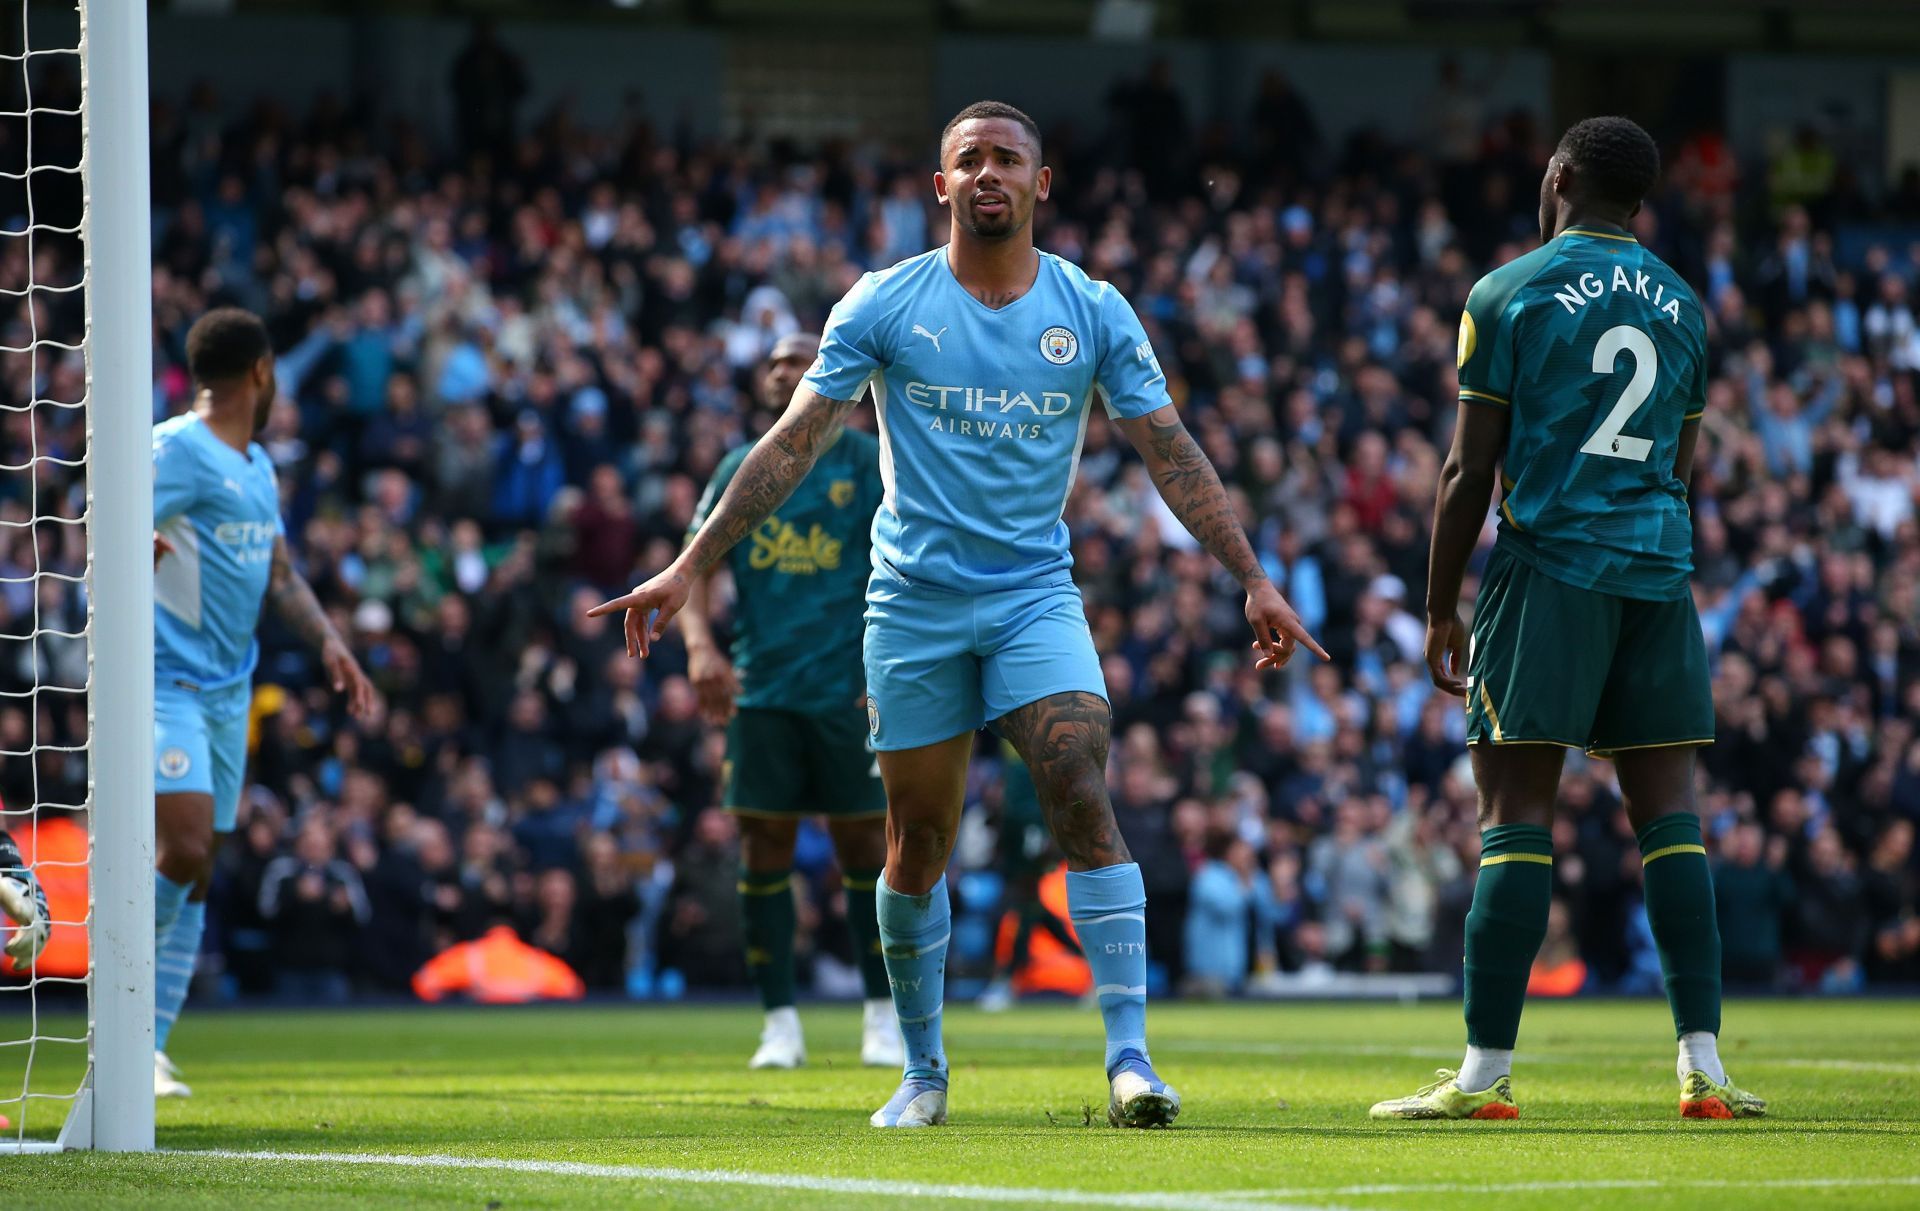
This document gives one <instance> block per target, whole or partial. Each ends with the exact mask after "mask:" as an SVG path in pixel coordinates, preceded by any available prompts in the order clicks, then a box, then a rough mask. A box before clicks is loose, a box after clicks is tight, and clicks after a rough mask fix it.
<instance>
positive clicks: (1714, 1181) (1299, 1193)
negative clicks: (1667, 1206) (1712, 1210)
mask: <svg viewBox="0 0 1920 1211" xmlns="http://www.w3.org/2000/svg"><path fill="white" fill-rule="evenodd" d="M1904 1186H1920V1176H1913V1177H1780V1178H1760V1179H1745V1178H1739V1177H1725V1178H1671V1179H1668V1178H1655V1177H1623V1178H1594V1179H1592V1180H1590V1181H1551V1182H1548V1181H1542V1182H1404V1183H1400V1184H1397V1185H1374V1186H1292V1187H1288V1188H1285V1189H1277V1190H1240V1191H1233V1192H1228V1191H1222V1192H1220V1193H1218V1194H1215V1195H1214V1197H1215V1198H1216V1199H1222V1198H1225V1199H1233V1198H1247V1199H1256V1198H1316V1197H1339V1198H1362V1197H1366V1196H1368V1195H1381V1194H1524V1193H1529V1192H1546V1191H1554V1190H1679V1189H1689V1190H1691V1189H1702V1190H1725V1189H1737V1190H1825V1189H1845V1188H1850V1187H1889V1188H1890V1187H1904ZM1242 1205H1243V1206H1246V1207H1258V1206H1260V1205H1261V1204H1259V1203H1254V1202H1248V1203H1244V1204H1242Z"/></svg>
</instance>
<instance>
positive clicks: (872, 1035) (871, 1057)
mask: <svg viewBox="0 0 1920 1211" xmlns="http://www.w3.org/2000/svg"><path fill="white" fill-rule="evenodd" d="M860 1062H861V1063H862V1064H865V1065H866V1066H867V1067H869V1068H899V1067H901V1066H902V1065H904V1064H905V1063H906V1062H907V1045H906V1043H905V1042H904V1041H903V1040H902V1039H901V1038H900V1023H899V1022H898V1021H897V1020H896V1019H895V1018H894V1016H893V1002H892V1001H891V1000H886V999H881V1000H874V1001H868V1002H867V1003H866V1006H865V1008H864V1009H862V1010H861V1023H860Z"/></svg>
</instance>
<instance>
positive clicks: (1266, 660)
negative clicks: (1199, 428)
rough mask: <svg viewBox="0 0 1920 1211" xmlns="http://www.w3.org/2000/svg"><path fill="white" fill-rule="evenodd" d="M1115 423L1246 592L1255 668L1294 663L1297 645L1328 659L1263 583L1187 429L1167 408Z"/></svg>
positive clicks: (1176, 510)
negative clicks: (1255, 651) (1256, 656)
mask: <svg viewBox="0 0 1920 1211" xmlns="http://www.w3.org/2000/svg"><path fill="white" fill-rule="evenodd" d="M1114 423H1115V424H1117V425H1119V426H1120V432H1122V433H1124V434H1126V435H1127V440H1128V441H1130V442H1132V443H1133V448H1134V449H1136V450H1138V451H1139V452H1140V457H1141V458H1143V459H1145V460H1146V463H1147V473H1148V474H1149V475H1151V476H1152V477H1153V485H1154V487H1156V488H1158V489H1160V497H1161V499H1162V500H1165V501H1166V502H1167V507H1168V508H1170V509H1172V510H1173V515H1174V516H1175V517H1178V518H1179V519H1180V524H1181V525H1184V526H1185V527H1186V528H1187V532H1188V533H1190V534H1192V535H1193V536H1194V537H1195V538H1196V539H1198V540H1199V542H1200V545H1201V546H1203V547H1205V548H1206V549H1207V553H1208V554H1209V555H1212V556H1213V557H1214V558H1215V559H1217V560H1219V561H1220V566H1222V567H1224V568H1225V569H1226V570H1227V571H1229V572H1231V573H1233V578H1234V579H1235V580H1237V581H1239V582H1240V587H1241V588H1243V589H1245V590H1246V591H1247V625H1249V626H1251V627H1252V628H1253V646H1254V647H1256V648H1259V649H1260V658H1259V660H1258V661H1256V662H1255V663H1256V667H1258V668H1263V669H1267V668H1274V669H1277V668H1279V667H1280V666H1282V665H1284V664H1285V663H1286V662H1287V661H1289V660H1291V659H1293V651H1294V646H1295V645H1296V644H1304V645H1306V649H1307V650H1308V651H1309V652H1312V653H1313V654H1314V655H1316V656H1318V657H1320V659H1322V660H1325V659H1327V652H1326V649H1325V648H1323V647H1321V646H1320V645H1319V644H1318V643H1316V642H1314V638H1313V636H1311V635H1309V634H1307V628H1306V627H1305V626H1304V625H1302V623H1301V622H1300V616H1299V615H1298V614H1296V613H1294V612H1293V607H1292V606H1291V605H1288V604H1287V599H1286V598H1285V597H1282V596H1281V595H1280V590H1279V589H1276V588H1274V587H1273V581H1271V580H1269V579H1267V573H1266V570H1265V569H1264V568H1262V567H1261V566H1260V560H1259V558H1258V557H1257V556H1255V555H1254V553H1253V544H1252V543H1250V542H1248V541H1247V533H1246V531H1245V530H1243V529H1241V528H1240V519H1239V518H1237V517H1235V516H1234V515H1233V502H1232V501H1231V500H1230V499H1228V497H1227V490H1226V488H1224V487H1223V486H1221V483H1220V475H1219V473H1218V472H1217V471H1215V470H1214V469H1213V463H1212V462H1210V461H1209V460H1208V458H1207V456H1206V453H1205V452H1204V451H1202V450H1201V449H1200V443H1198V442H1196V441H1194V440H1193V435H1192V434H1191V433H1188V432H1187V426H1186V425H1185V424H1184V423H1182V422H1181V420H1180V413H1179V412H1178V411H1176V410H1175V409H1174V407H1173V406H1172V405H1171V404H1169V405H1167V406H1166V407H1164V408H1156V409H1155V410H1154V411H1152V412H1149V413H1147V414H1146V415H1145V416H1135V417H1125V416H1123V417H1118V418H1116V419H1115V422H1114Z"/></svg>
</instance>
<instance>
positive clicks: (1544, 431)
mask: <svg viewBox="0 0 1920 1211" xmlns="http://www.w3.org/2000/svg"><path fill="white" fill-rule="evenodd" d="M1459 353H1460V358H1459V364H1460V401H1461V402H1462V403H1467V404H1475V405H1484V406H1487V407H1496V408H1507V409H1509V410H1510V412H1511V427H1510V429H1509V431H1508V436H1507V450H1506V457H1505V465H1504V467H1503V474H1502V475H1501V485H1502V487H1503V488H1504V493H1503V495H1502V498H1501V501H1500V543H1501V545H1502V546H1504V547H1505V548H1507V549H1508V550H1510V551H1512V552H1513V554H1514V556H1515V557H1516V558H1518V559H1520V560H1522V561H1524V562H1526V563H1528V564H1530V565H1532V566H1533V567H1535V568H1538V569H1539V570H1540V571H1542V572H1544V573H1546V574H1547V575H1548V576H1551V577H1553V578H1554V579H1555V580H1560V581H1564V582H1565V583H1567V584H1571V585H1575V586H1577V587H1580V588H1584V589H1596V590H1598V591H1600V592H1603V593H1612V594H1615V595H1617V596H1621V597H1636V598H1641V599H1643V600H1648V601H1669V600H1675V599H1678V598H1681V597H1684V596H1686V595H1687V591H1688V590H1687V578H1688V576H1689V575H1691V573H1692V571H1693V522H1692V518H1691V516H1690V515H1689V514H1688V511H1687V489H1686V485H1685V484H1683V483H1681V482H1680V480H1679V479H1678V477H1676V476H1675V475H1674V473H1673V459H1674V453H1675V450H1676V448H1677V446H1678V443H1679V437H1680V429H1681V426H1682V425H1684V424H1685V423H1686V422H1687V421H1690V420H1694V419H1696V418H1697V417H1699V416H1700V414H1701V412H1702V410H1703V409H1704V408H1705V406H1706V374H1707V339H1706V327H1705V324H1704V323H1703V321H1702V319H1701V314H1700V302H1699V300H1698V299H1697V298H1695V297H1694V294H1693V291H1692V290H1691V289H1689V288H1688V287H1687V284H1686V283H1685V282H1683V281H1681V280H1680V276H1679V275H1678V274H1676V273H1674V271H1673V270H1671V269H1669V268H1668V267H1667V265H1666V263H1665V262H1663V261H1661V260H1660V258H1659V257H1656V256H1654V255H1653V254H1652V253H1651V252H1648V251H1647V250H1646V249H1644V248H1642V247H1641V246H1640V244H1639V242H1638V241H1637V240H1635V239H1634V238H1633V237H1632V236H1630V235H1628V234H1626V233H1625V232H1623V231H1621V230H1619V229H1617V228H1608V227H1603V226H1598V225H1591V224H1587V225H1582V226H1579V227H1570V228H1568V229H1567V230H1566V231H1564V232H1562V233H1561V234H1560V235H1559V236H1557V237H1556V238H1554V239H1552V240H1549V241H1548V242H1547V243H1546V244H1545V245H1544V246H1542V247H1540V248H1538V249H1536V250H1534V251H1533V252H1530V253H1528V254H1527V255H1526V256H1523V257H1520V258H1518V259H1517V260H1514V261H1512V262H1511V263H1509V264H1506V265H1503V266H1501V267H1500V268H1499V269H1496V270H1494V271H1493V272H1492V273H1489V274H1488V275H1487V276H1485V277H1483V278H1481V279H1480V281H1479V283H1478V284H1477V285H1475V286H1474V288H1473V293H1472V294H1471V295H1469V296H1468V298H1467V309H1466V313H1465V314H1463V315H1462V316H1461V317H1460V350H1459Z"/></svg>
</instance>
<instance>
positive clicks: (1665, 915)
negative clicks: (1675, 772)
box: [1635, 812, 1720, 1034]
mask: <svg viewBox="0 0 1920 1211" xmlns="http://www.w3.org/2000/svg"><path fill="white" fill-rule="evenodd" d="M1635 835H1636V836H1637V837H1638V838H1639V839H1640V860H1641V861H1642V862H1643V863H1645V879H1646V897H1647V924H1648V925H1649V926H1651V927H1652V929H1653V944H1654V945H1655V946H1657V947H1659V949H1660V970H1661V971H1663V972H1665V973H1666V977H1667V1003H1668V1004H1669V1005H1670V1006H1672V1008H1673V1027H1674V1031H1675V1033H1676V1034H1691V1033H1693V1032H1695V1031H1705V1032H1706V1033H1708V1034H1719V1033H1720V920H1719V917H1718V916H1717V915H1716V914H1715V911H1714V904H1713V872H1712V870H1710V869H1709V868H1708V866H1707V847H1706V846H1705V845H1703V844H1702V843H1701V837H1700V817H1698V816H1696V815H1694V814H1693V813H1692V812H1674V813H1673V814H1672V815H1667V816H1662V817H1660V818H1659V819H1658V820H1655V821H1654V822H1653V823H1651V824H1649V825H1647V826H1646V827H1645V828H1643V829H1641V830H1640V831H1639V832H1638V833H1636V834H1635Z"/></svg>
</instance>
